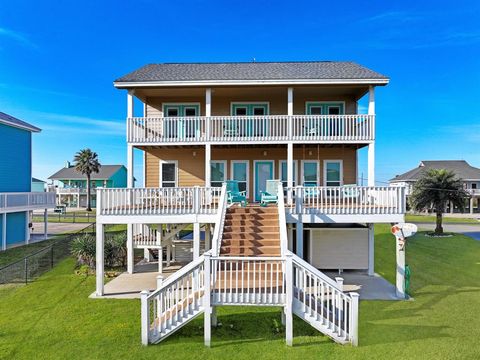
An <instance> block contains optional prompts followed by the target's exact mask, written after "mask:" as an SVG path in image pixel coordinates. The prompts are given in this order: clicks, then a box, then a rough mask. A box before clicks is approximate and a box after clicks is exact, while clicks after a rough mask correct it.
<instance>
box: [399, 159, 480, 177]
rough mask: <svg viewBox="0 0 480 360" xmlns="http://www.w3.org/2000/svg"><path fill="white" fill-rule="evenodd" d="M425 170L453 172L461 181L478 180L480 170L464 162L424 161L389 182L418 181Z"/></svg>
mask: <svg viewBox="0 0 480 360" xmlns="http://www.w3.org/2000/svg"><path fill="white" fill-rule="evenodd" d="M427 169H446V170H450V171H453V172H454V173H455V174H456V175H457V176H458V177H459V178H460V179H463V180H480V169H479V168H476V167H473V166H471V165H470V164H469V163H467V162H466V161H465V160H424V161H422V162H420V165H418V167H416V168H414V169H412V170H409V171H407V172H406V173H404V174H401V175H397V176H395V177H394V178H393V179H390V182H399V181H415V180H418V179H419V178H420V177H421V176H422V173H423V172H424V171H425V170H427Z"/></svg>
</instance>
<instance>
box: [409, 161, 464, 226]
mask: <svg viewBox="0 0 480 360" xmlns="http://www.w3.org/2000/svg"><path fill="white" fill-rule="evenodd" d="M466 198H468V193H467V192H466V191H465V190H464V189H463V183H462V181H461V180H460V179H459V178H457V177H456V175H455V174H454V173H453V172H452V171H448V170H445V169H429V170H428V171H425V172H424V173H423V175H422V177H421V178H420V179H419V180H418V181H417V182H416V184H415V185H414V186H413V191H412V195H411V196H410V199H409V200H410V205H411V206H412V208H413V209H414V210H416V211H423V210H433V211H434V212H435V214H436V217H437V218H436V227H435V234H443V227H442V221H443V213H444V212H445V210H446V206H447V203H449V202H451V203H452V204H453V206H457V207H458V208H460V209H461V210H462V211H463V209H464V208H465V199H466Z"/></svg>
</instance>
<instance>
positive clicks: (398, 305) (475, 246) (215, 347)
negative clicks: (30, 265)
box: [0, 226, 480, 359]
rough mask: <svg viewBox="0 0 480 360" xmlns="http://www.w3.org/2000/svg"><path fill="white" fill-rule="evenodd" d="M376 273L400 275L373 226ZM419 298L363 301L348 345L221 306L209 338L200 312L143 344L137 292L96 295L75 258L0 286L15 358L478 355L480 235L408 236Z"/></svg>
mask: <svg viewBox="0 0 480 360" xmlns="http://www.w3.org/2000/svg"><path fill="white" fill-rule="evenodd" d="M376 233H377V234H376V248H375V250H376V271H377V272H379V273H381V274H382V275H383V276H385V277H386V278H387V279H388V280H390V281H393V280H394V277H395V274H394V271H395V266H394V262H395V250H394V240H393V237H392V236H391V235H390V234H389V227H388V226H377V228H376ZM407 259H408V263H409V264H410V266H411V268H412V291H413V294H412V295H413V296H414V298H415V300H414V301H403V302H392V301H361V302H360V329H359V331H360V346H359V347H358V348H353V347H351V346H341V345H337V344H334V343H333V342H332V341H330V340H329V339H328V338H326V337H324V336H322V335H320V334H319V333H318V332H316V331H315V330H313V329H312V328H310V327H309V326H308V325H307V324H306V323H304V322H303V321H301V320H299V319H295V323H294V335H295V339H294V346H293V347H292V348H288V347H286V346H285V343H284V334H283V333H277V332H276V331H275V328H276V326H277V324H278V323H279V322H280V310H279V309H275V308H257V307H224V308H220V309H219V321H220V322H221V323H222V324H223V326H222V327H221V328H218V329H214V330H213V331H212V348H210V349H208V348H205V347H204V346H203V329H202V325H203V319H202V318H199V319H196V320H194V321H192V322H191V323H189V324H188V325H187V326H186V327H184V328H183V329H182V330H180V331H179V332H178V333H176V334H174V335H172V336H171V337H170V338H168V339H167V340H165V341H164V342H162V343H161V344H159V345H154V346H149V347H142V346H141V345H140V302H139V301H138V300H106V299H99V300H92V299H88V295H89V294H90V293H91V292H92V291H93V290H94V286H95V284H94V283H95V279H94V278H93V277H88V278H85V277H80V276H76V275H73V274H72V271H73V267H74V263H73V260H71V259H68V260H66V261H64V262H62V263H61V264H60V265H59V266H57V267H56V268H55V269H54V270H53V271H51V272H49V273H47V274H46V275H44V276H43V277H41V278H40V279H39V280H38V281H36V282H34V283H32V284H30V285H28V286H22V287H17V288H5V289H0V329H1V331H0V358H2V357H3V358H18V359H32V358H35V359H47V358H48V359H51V358H55V359H65V358H68V359H85V358H88V359H100V358H102V359H119V358H131V359H146V358H160V357H161V358H164V359H185V358H199V359H200V358H202V359H204V358H222V359H225V358H229V359H230V358H232V359H237V358H238V359H265V358H266V359H279V358H280V359H286V358H299V359H323V358H328V359H478V358H480V346H479V345H478V338H479V337H480V316H478V314H479V313H480V275H479V274H480V260H479V259H480V242H477V241H474V240H472V239H470V238H468V237H465V236H455V237H451V238H441V239H434V238H427V237H425V236H424V235H423V234H421V233H420V234H417V235H416V236H415V237H414V238H412V239H411V240H410V241H409V243H408V248H407Z"/></svg>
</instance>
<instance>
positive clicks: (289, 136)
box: [287, 87, 293, 186]
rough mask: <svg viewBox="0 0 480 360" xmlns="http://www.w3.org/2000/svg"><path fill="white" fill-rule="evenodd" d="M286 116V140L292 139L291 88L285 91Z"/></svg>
mask: <svg viewBox="0 0 480 360" xmlns="http://www.w3.org/2000/svg"><path fill="white" fill-rule="evenodd" d="M287 115H288V129H287V133H288V139H289V140H291V139H292V137H293V118H292V116H293V88H292V87H289V88H288V90H287ZM289 186H290V185H289Z"/></svg>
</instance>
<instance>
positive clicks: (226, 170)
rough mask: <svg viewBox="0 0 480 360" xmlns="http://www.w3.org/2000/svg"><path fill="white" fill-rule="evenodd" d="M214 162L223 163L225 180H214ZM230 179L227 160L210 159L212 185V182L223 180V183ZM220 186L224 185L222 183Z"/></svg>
mask: <svg viewBox="0 0 480 360" xmlns="http://www.w3.org/2000/svg"><path fill="white" fill-rule="evenodd" d="M214 163H219V164H223V172H224V174H223V180H221V181H219V180H212V165H213V164H214ZM227 179H228V167H227V160H210V186H211V187H213V185H212V183H213V182H221V183H222V184H223V183H224V182H225V180H227ZM219 187H222V185H220V186H219Z"/></svg>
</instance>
